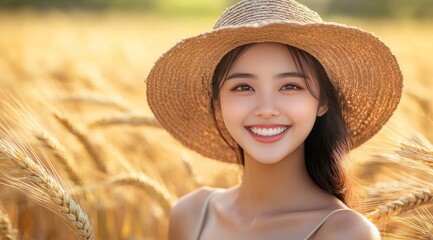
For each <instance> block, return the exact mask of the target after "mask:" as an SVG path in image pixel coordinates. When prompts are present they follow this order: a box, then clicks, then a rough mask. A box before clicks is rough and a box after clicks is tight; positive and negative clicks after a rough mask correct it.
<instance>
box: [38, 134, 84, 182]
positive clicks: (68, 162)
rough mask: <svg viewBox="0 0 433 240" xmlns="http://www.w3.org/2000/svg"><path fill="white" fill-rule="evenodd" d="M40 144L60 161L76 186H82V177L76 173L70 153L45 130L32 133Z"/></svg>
mask: <svg viewBox="0 0 433 240" xmlns="http://www.w3.org/2000/svg"><path fill="white" fill-rule="evenodd" d="M34 135H35V137H36V138H37V139H38V140H39V141H40V142H41V144H42V145H43V146H44V147H46V148H47V149H49V150H50V151H51V152H52V154H53V155H54V157H56V159H57V160H58V161H59V162H60V163H61V165H62V167H63V169H64V170H65V172H66V174H67V175H68V177H69V178H70V179H71V180H72V182H73V183H74V184H75V185H77V186H83V179H82V177H81V176H80V174H79V173H78V170H77V168H76V165H75V161H74V159H73V158H72V156H71V154H70V153H68V152H67V151H66V148H65V147H64V146H63V145H62V144H60V142H59V141H58V140H57V139H56V138H54V137H53V136H51V135H50V134H48V133H47V132H45V131H41V132H39V133H35V134H34Z"/></svg>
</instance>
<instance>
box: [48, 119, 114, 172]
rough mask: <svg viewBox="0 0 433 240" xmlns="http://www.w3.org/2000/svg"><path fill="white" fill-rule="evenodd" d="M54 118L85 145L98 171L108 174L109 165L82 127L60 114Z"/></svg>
mask: <svg viewBox="0 0 433 240" xmlns="http://www.w3.org/2000/svg"><path fill="white" fill-rule="evenodd" d="M54 117H55V118H56V119H57V120H58V121H59V122H60V123H61V124H62V125H63V126H64V127H65V128H66V129H67V130H68V131H69V132H70V133H71V134H73V135H74V136H75V137H76V138H77V139H78V140H79V141H80V142H81V144H83V146H84V148H85V149H86V151H87V152H88V153H89V155H90V157H91V159H92V160H93V161H94V163H95V165H96V166H97V167H98V169H99V170H100V171H101V172H103V173H107V172H108V169H107V165H106V164H105V162H104V160H103V159H102V157H101V154H100V153H99V152H98V149H97V147H96V146H95V144H93V143H92V142H91V141H90V139H89V137H88V136H87V135H86V134H85V131H84V130H83V129H81V127H79V126H77V125H76V124H74V123H73V121H72V120H70V119H68V118H67V117H65V116H63V115H62V114H60V113H54Z"/></svg>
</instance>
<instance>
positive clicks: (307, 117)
mask: <svg viewBox="0 0 433 240" xmlns="http://www.w3.org/2000/svg"><path fill="white" fill-rule="evenodd" d="M318 107H319V101H317V100H316V99H315V98H313V97H301V98H294V99H291V101H285V104H284V107H283V108H284V109H285V110H286V112H287V113H288V115H289V116H290V117H291V118H292V119H293V120H295V121H307V122H311V121H313V122H314V121H315V119H316V116H317V109H318Z"/></svg>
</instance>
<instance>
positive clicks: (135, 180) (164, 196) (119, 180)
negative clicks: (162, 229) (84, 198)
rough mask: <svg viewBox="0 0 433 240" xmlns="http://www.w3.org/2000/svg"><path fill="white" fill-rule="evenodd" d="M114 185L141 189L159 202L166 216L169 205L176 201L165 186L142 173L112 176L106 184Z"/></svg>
mask: <svg viewBox="0 0 433 240" xmlns="http://www.w3.org/2000/svg"><path fill="white" fill-rule="evenodd" d="M116 185H129V186H135V187H137V188H138V189H141V190H143V191H144V192H145V193H147V194H148V195H149V196H150V197H152V198H153V199H155V201H156V202H158V203H159V204H160V206H161V207H162V209H163V210H164V212H165V213H166V214H167V216H168V215H169V212H170V209H171V207H172V206H173V205H174V203H175V202H176V197H175V196H173V195H172V194H171V193H170V192H169V191H168V189H167V188H166V187H165V186H163V185H161V184H159V183H158V182H156V181H155V180H153V179H152V178H149V177H148V176H147V175H145V174H143V173H131V174H122V175H119V176H115V177H113V178H112V179H110V180H109V181H108V183H107V186H116Z"/></svg>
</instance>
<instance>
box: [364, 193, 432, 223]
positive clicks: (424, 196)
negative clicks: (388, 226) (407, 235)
mask: <svg viewBox="0 0 433 240" xmlns="http://www.w3.org/2000/svg"><path fill="white" fill-rule="evenodd" d="M431 203H433V196H432V189H423V190H416V191H415V192H413V193H410V194H408V195H404V196H402V197H399V198H398V199H396V200H392V201H390V202H387V203H385V204H384V205H380V206H378V207H377V208H376V209H375V210H374V211H371V212H369V213H368V214H367V215H366V217H367V218H368V219H369V220H370V221H372V222H373V223H379V222H384V221H386V220H389V219H390V218H391V217H393V216H397V215H400V214H403V213H405V212H408V211H411V210H414V209H416V208H417V207H420V206H424V205H427V204H431Z"/></svg>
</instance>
